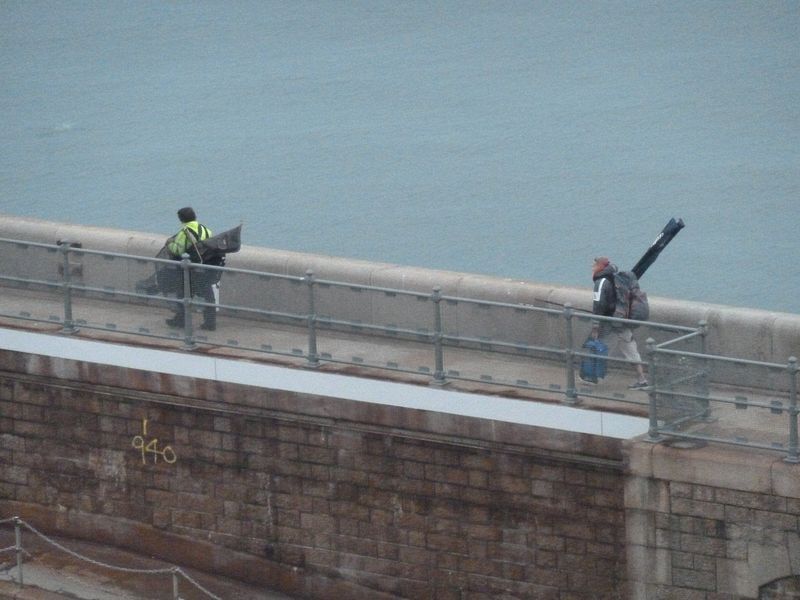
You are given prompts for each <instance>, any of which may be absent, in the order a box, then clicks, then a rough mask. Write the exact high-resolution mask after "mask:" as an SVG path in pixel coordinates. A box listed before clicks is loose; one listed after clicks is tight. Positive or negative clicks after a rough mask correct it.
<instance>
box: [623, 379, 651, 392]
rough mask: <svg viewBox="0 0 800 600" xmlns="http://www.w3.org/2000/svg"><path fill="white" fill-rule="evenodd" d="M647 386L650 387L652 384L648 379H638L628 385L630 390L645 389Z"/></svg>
mask: <svg viewBox="0 0 800 600" xmlns="http://www.w3.org/2000/svg"><path fill="white" fill-rule="evenodd" d="M646 387H650V384H649V383H647V381H636V382H634V383H632V384H630V385H629V386H628V389H629V390H643V389H644V388H646Z"/></svg>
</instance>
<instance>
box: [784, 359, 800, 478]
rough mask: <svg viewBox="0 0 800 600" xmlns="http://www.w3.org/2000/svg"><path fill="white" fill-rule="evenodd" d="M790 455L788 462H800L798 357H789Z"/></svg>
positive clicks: (787, 458)
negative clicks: (798, 437)
mask: <svg viewBox="0 0 800 600" xmlns="http://www.w3.org/2000/svg"><path fill="white" fill-rule="evenodd" d="M788 370H789V455H788V456H787V457H786V458H785V459H784V460H785V461H786V462H788V463H794V464H797V463H800V456H798V448H797V444H798V442H797V412H798V409H797V357H795V356H790V357H789V365H788Z"/></svg>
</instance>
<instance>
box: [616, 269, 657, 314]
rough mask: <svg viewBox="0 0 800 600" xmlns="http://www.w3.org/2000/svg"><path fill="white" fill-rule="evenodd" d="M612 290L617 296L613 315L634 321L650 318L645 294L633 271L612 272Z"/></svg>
mask: <svg viewBox="0 0 800 600" xmlns="http://www.w3.org/2000/svg"><path fill="white" fill-rule="evenodd" d="M614 292H615V294H616V296H617V305H616V307H615V308H614V314H613V315H612V316H613V317H616V318H617V319H632V320H634V321H647V319H649V318H650V303H649V302H648V300H647V294H646V293H645V292H644V291H643V290H642V288H640V287H639V279H638V278H637V277H636V275H635V274H634V272H633V271H618V272H617V273H614ZM631 327H636V325H631Z"/></svg>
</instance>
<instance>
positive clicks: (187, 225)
mask: <svg viewBox="0 0 800 600" xmlns="http://www.w3.org/2000/svg"><path fill="white" fill-rule="evenodd" d="M178 219H180V221H181V228H180V230H179V231H178V233H176V234H175V235H174V236H172V237H171V238H170V239H169V241H168V242H167V250H168V251H169V253H170V255H171V256H172V258H174V259H175V260H180V258H181V256H183V254H184V253H186V254H188V255H189V258H190V259H191V261H192V262H195V263H202V262H203V257H202V256H200V253H199V252H198V250H197V245H196V244H197V243H198V242H200V241H202V240H205V239H207V238H209V237H211V230H210V229H209V228H208V227H206V226H205V225H201V224H200V223H199V222H198V221H197V215H196V214H195V212H194V209H193V208H192V207H191V206H186V207H184V208H182V209H180V210H179V211H178ZM213 285H214V273H213V272H209V271H207V270H193V271H192V272H191V290H192V295H198V296H201V297H202V298H203V300H204V301H205V302H207V303H209V304H210V305H211V306H206V307H204V308H203V323H202V325H200V327H201V329H207V330H209V331H213V330H215V329H216V328H217V309H216V306H214V288H213ZM176 292H177V296H178V298H181V299H182V298H183V280H182V279H181V280H180V282H179V285H178V286H176ZM175 307H176V310H175V316H173V317H172V318H170V319H167V325H169V326H170V327H183V325H184V313H183V305H181V304H177V303H176V304H175Z"/></svg>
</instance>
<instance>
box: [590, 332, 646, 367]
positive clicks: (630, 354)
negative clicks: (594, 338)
mask: <svg viewBox="0 0 800 600" xmlns="http://www.w3.org/2000/svg"><path fill="white" fill-rule="evenodd" d="M600 341H601V342H603V343H604V344H605V345H606V346H608V355H609V356H619V355H622V357H623V358H625V359H626V360H630V361H635V362H642V357H641V356H639V349H638V347H637V346H636V340H634V339H633V330H632V329H630V328H629V327H621V328H613V329H609V330H608V331H606V332H604V333H603V335H602V337H601V338H600Z"/></svg>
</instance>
